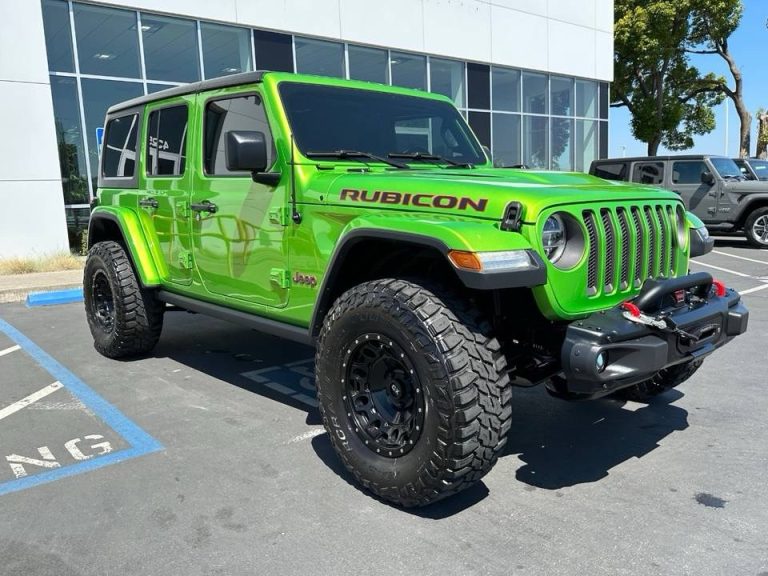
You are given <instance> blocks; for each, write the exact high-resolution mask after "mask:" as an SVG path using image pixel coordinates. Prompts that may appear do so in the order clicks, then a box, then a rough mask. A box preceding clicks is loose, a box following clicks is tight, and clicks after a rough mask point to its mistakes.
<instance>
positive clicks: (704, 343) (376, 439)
mask: <svg viewBox="0 0 768 576" xmlns="http://www.w3.org/2000/svg"><path fill="white" fill-rule="evenodd" d="M105 126H106V133H105V137H104V144H103V149H102V152H101V166H100V171H99V199H98V204H97V205H96V206H95V208H94V209H93V213H92V216H91V221H90V227H89V234H88V242H89V245H90V250H89V254H88V261H87V264H86V267H85V278H84V290H85V308H86V312H87V316H88V324H89V326H90V330H91V332H92V334H93V337H94V341H95V347H96V349H97V350H98V351H99V352H101V353H102V354H104V355H105V356H108V357H110V358H119V357H125V356H137V355H141V354H146V353H148V352H149V351H150V350H152V348H153V346H155V344H156V343H157V341H158V338H159V337H160V331H161V328H162V325H163V313H164V311H165V308H166V304H171V305H173V307H174V308H182V309H186V310H190V311H194V312H199V313H205V314H210V315H212V316H215V317H218V318H223V319H227V320H232V321H234V322H237V323H240V324H242V325H244V326H247V327H250V328H254V329H258V330H262V331H266V332H270V333H272V334H275V335H278V336H281V337H284V338H289V339H293V340H297V341H299V342H303V343H305V344H309V345H312V346H314V347H315V349H316V368H315V370H316V384H317V393H318V397H319V403H320V412H321V414H322V418H323V422H324V424H325V428H326V429H327V431H328V434H329V436H330V439H331V442H332V443H333V446H334V448H335V450H336V452H337V453H338V455H339V457H340V458H341V460H342V461H343V463H344V464H345V466H346V467H347V468H348V469H349V470H350V471H351V472H352V474H353V475H354V476H355V477H356V478H357V479H358V480H359V481H360V483H361V484H362V485H364V486H365V487H366V488H367V489H369V490H370V491H371V492H373V493H375V494H377V495H378V496H380V497H381V498H383V499H385V500H388V501H391V502H394V503H397V504H399V505H402V506H418V505H423V504H427V503H430V502H432V501H435V500H437V499H439V498H442V497H445V496H447V495H449V494H454V493H456V492H458V491H460V490H462V489H464V488H466V487H467V486H469V485H471V484H472V483H474V482H476V481H477V480H479V479H480V478H481V477H482V476H483V475H484V474H486V473H487V472H488V471H489V470H490V469H491V467H492V466H493V465H494V463H495V461H496V459H497V458H498V457H499V455H500V454H501V452H502V450H503V448H504V444H505V441H506V436H507V433H508V432H509V429H510V418H511V414H512V406H511V401H512V386H534V385H537V384H545V385H546V386H547V389H548V390H549V392H551V393H552V394H553V395H555V396H557V397H560V398H566V399H582V398H594V397H599V396H603V395H606V394H612V393H618V394H620V395H623V397H625V398H631V399H635V400H646V399H648V398H650V397H652V396H654V395H656V394H659V393H661V392H664V391H665V390H668V389H669V388H672V387H673V386H676V385H678V384H680V383H681V382H683V381H684V380H686V379H687V378H688V377H690V376H691V374H693V373H694V372H695V371H696V369H697V368H698V367H699V366H700V365H701V363H702V359H703V358H704V357H705V356H707V355H708V354H710V353H711V352H713V351H714V350H715V349H716V348H718V347H720V346H722V345H723V344H725V343H726V342H728V341H730V340H731V339H732V338H733V337H734V336H736V335H738V334H741V333H743V332H744V331H745V330H746V327H747V319H748V312H747V310H746V308H745V307H744V306H743V304H742V303H741V301H740V297H739V295H738V293H736V292H735V291H733V290H731V289H728V288H726V287H725V286H724V285H723V284H722V283H721V282H719V281H717V280H713V279H712V277H711V276H710V275H709V274H705V273H698V274H688V260H689V258H690V257H691V256H696V255H700V254H703V253H704V252H705V251H706V250H707V249H709V248H711V243H708V241H707V238H706V233H705V231H706V229H705V228H704V227H703V226H702V224H701V222H700V221H699V220H698V219H697V218H696V217H694V216H692V215H690V214H687V213H686V212H685V209H684V208H683V204H682V202H681V200H680V197H679V196H678V195H677V194H674V193H672V192H668V191H664V190H657V191H653V190H650V191H649V189H648V188H647V187H635V186H633V185H631V184H624V183H618V182H608V181H605V180H601V179H598V178H595V177H593V176H589V175H587V174H574V173H571V174H569V173H560V172H529V171H521V170H510V169H495V168H493V165H492V163H491V162H490V161H489V159H488V157H487V155H486V153H485V152H484V150H483V148H482V146H481V145H480V144H479V142H478V141H477V139H476V138H475V136H474V135H473V134H472V132H471V130H470V129H469V128H468V127H467V124H466V123H465V121H464V119H463V118H462V116H461V114H460V113H459V112H458V110H456V108H454V107H453V105H452V104H451V102H450V101H449V100H448V99H447V98H444V97H442V96H438V95H433V94H427V93H423V92H419V91H415V90H408V89H403V88H396V87H389V86H380V85H376V84H369V83H364V82H355V81H344V80H337V79H330V78H320V77H313V76H302V75H294V74H285V73H273V72H255V73H246V74H240V75H235V76H228V77H226V78H221V79H215V80H209V81H205V82H200V83H197V84H189V85H186V86H181V87H178V88H172V89H170V90H166V91H164V92H159V93H156V94H151V95H148V96H145V97H142V98H137V99H135V100H131V101H128V102H125V103H122V104H118V105H116V106H113V107H112V108H110V109H109V111H108V112H107V118H106V124H105Z"/></svg>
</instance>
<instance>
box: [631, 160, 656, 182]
mask: <svg viewBox="0 0 768 576" xmlns="http://www.w3.org/2000/svg"><path fill="white" fill-rule="evenodd" d="M632 182H638V183H640V184H663V183H664V163H663V162H638V163H637V164H635V167H634V168H633V169H632Z"/></svg>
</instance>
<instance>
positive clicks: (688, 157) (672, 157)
mask: <svg viewBox="0 0 768 576" xmlns="http://www.w3.org/2000/svg"><path fill="white" fill-rule="evenodd" d="M704 158H728V156H723V155H721V154H675V155H669V156H630V157H628V158H601V159H600V160H593V162H594V163H595V164H611V163H613V164H616V163H619V162H653V161H654V160H658V161H659V162H661V161H664V160H702V159H704Z"/></svg>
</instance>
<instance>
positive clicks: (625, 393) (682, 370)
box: [614, 360, 704, 403]
mask: <svg viewBox="0 0 768 576" xmlns="http://www.w3.org/2000/svg"><path fill="white" fill-rule="evenodd" d="M703 363H704V360H691V361H690V362H686V363H684V364H676V365H675V366H670V367H669V368H665V369H664V370H659V371H658V372H657V373H656V374H654V375H653V376H652V377H651V378H648V380H645V381H643V382H640V383H639V384H635V385H634V386H630V387H628V388H623V389H622V390H619V391H618V392H616V393H615V394H614V396H615V397H616V398H620V399H622V400H631V401H633V402H643V403H645V402H648V401H650V400H652V399H653V398H655V397H656V396H658V395H659V394H663V393H664V392H666V391H668V390H672V388H674V387H676V386H679V385H680V384H682V383H683V382H685V381H686V380H688V378H690V377H691V376H693V374H694V372H696V370H698V369H699V368H700V367H701V365H702V364H703Z"/></svg>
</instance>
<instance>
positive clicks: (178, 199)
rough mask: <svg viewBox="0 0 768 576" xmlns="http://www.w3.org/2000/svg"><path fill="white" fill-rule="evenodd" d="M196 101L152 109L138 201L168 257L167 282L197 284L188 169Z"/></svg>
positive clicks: (144, 219) (186, 99)
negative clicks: (189, 130)
mask: <svg viewBox="0 0 768 576" xmlns="http://www.w3.org/2000/svg"><path fill="white" fill-rule="evenodd" d="M192 103H193V97H184V98H179V100H178V101H177V102H173V103H170V104H169V103H168V102H163V103H162V104H161V105H159V106H155V107H150V108H149V109H148V110H147V112H148V114H147V116H146V120H145V123H146V124H145V129H144V132H143V133H144V138H145V139H146V142H145V150H146V154H145V157H144V159H143V162H142V165H143V166H144V178H145V186H144V189H143V190H142V191H141V193H140V195H139V198H138V205H139V211H140V214H141V221H142V225H143V227H144V231H145V233H146V234H147V236H148V237H149V238H150V239H151V241H154V242H156V243H157V245H158V246H159V248H160V252H161V253H162V255H163V261H164V264H165V270H163V271H162V274H163V276H164V278H165V279H166V280H168V281H170V282H175V283H178V284H190V283H191V282H192V253H191V246H190V238H189V223H190V213H189V195H190V191H191V189H192V186H191V183H192V175H191V170H190V169H189V167H188V166H187V127H188V123H189V109H190V106H191V105H192Z"/></svg>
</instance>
